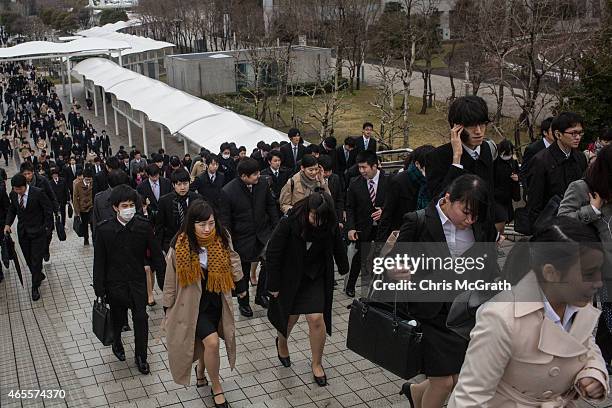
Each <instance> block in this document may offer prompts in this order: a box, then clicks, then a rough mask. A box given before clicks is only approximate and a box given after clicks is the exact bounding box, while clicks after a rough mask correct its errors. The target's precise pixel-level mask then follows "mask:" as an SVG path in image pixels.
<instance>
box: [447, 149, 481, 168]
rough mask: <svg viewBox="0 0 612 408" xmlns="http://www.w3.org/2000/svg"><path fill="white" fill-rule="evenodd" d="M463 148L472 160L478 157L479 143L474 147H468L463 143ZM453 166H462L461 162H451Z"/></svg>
mask: <svg viewBox="0 0 612 408" xmlns="http://www.w3.org/2000/svg"><path fill="white" fill-rule="evenodd" d="M463 150H465V151H466V153H468V154H469V155H470V157H471V158H472V159H474V160H478V158H479V157H480V145H478V146H476V148H475V149H470V148H469V147H467V146H466V145H463ZM453 166H455V167H459V168H460V169H462V168H463V164H457V163H453Z"/></svg>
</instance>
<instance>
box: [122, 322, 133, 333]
mask: <svg viewBox="0 0 612 408" xmlns="http://www.w3.org/2000/svg"><path fill="white" fill-rule="evenodd" d="M130 330H132V329H131V328H130V325H129V324H127V323H126V324H125V325H124V326H123V327H122V328H121V331H122V332H126V331H130Z"/></svg>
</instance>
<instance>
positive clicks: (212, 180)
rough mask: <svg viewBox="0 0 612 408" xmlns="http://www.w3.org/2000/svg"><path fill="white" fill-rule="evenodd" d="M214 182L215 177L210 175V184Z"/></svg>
mask: <svg viewBox="0 0 612 408" xmlns="http://www.w3.org/2000/svg"><path fill="white" fill-rule="evenodd" d="M214 182H215V175H214V174H213V175H211V176H210V184H213V183H214Z"/></svg>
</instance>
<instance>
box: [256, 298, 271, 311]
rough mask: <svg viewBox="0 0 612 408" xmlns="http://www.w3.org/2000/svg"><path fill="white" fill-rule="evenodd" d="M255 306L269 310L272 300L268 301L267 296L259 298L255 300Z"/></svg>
mask: <svg viewBox="0 0 612 408" xmlns="http://www.w3.org/2000/svg"><path fill="white" fill-rule="evenodd" d="M255 304H256V305H259V306H261V307H263V308H264V309H267V308H268V306H270V299H268V298H267V297H266V296H257V297H256V298H255Z"/></svg>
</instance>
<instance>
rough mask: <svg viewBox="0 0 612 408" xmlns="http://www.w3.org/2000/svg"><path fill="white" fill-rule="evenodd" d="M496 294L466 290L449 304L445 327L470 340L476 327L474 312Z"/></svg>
mask: <svg viewBox="0 0 612 408" xmlns="http://www.w3.org/2000/svg"><path fill="white" fill-rule="evenodd" d="M496 294H497V293H496V292H492V291H479V290H466V291H465V292H463V293H460V294H459V295H458V296H457V297H456V298H455V300H453V303H452V304H451V307H450V310H449V311H448V316H447V317H446V327H448V328H449V329H450V330H452V331H453V332H455V333H456V334H458V335H459V336H461V337H463V338H464V339H466V340H470V332H471V331H472V329H473V328H474V326H475V325H476V312H477V311H478V308H479V307H480V306H482V305H483V304H485V303H486V302H488V301H489V300H491V298H492V297H493V296H495V295H496Z"/></svg>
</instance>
